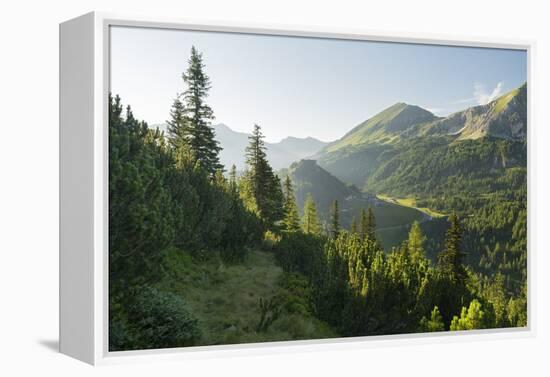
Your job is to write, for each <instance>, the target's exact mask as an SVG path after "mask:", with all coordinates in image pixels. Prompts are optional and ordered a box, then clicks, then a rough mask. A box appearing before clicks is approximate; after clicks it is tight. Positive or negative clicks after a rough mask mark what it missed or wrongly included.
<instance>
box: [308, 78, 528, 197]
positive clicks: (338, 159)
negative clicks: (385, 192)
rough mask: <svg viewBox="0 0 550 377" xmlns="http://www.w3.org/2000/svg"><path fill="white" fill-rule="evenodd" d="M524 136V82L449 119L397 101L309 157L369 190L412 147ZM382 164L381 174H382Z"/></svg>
mask: <svg viewBox="0 0 550 377" xmlns="http://www.w3.org/2000/svg"><path fill="white" fill-rule="evenodd" d="M526 135H527V86H526V84H524V85H522V86H521V87H519V88H516V89H514V90H512V91H510V92H508V93H506V94H504V95H503V96H501V97H499V98H497V99H495V100H494V101H491V102H489V103H488V104H486V105H479V106H474V107H470V108H467V109H465V110H463V111H459V112H456V113H454V114H451V115H449V116H447V117H436V116H435V115H434V114H432V113H431V112H429V111H428V110H425V109H422V108H420V107H418V106H414V105H408V104H405V103H397V104H395V105H393V106H391V107H389V108H387V109H385V110H384V111H382V112H380V113H379V114H377V115H375V116H374V117H372V118H370V119H368V120H366V121H365V122H363V123H361V124H359V125H358V126H356V127H355V128H353V129H352V130H351V131H349V132H348V133H347V134H345V135H344V136H343V137H342V138H340V139H338V140H336V141H334V142H332V143H330V144H328V145H326V146H325V147H324V148H323V149H322V150H321V151H320V152H319V153H317V154H316V155H315V156H313V157H312V158H314V159H316V160H318V163H319V165H320V166H322V167H323V168H325V169H326V170H327V171H329V172H330V173H331V174H333V175H334V176H336V177H338V178H339V179H341V180H342V181H344V182H346V183H350V184H354V185H357V186H358V187H360V188H361V189H366V190H370V189H372V187H366V184H367V182H368V181H369V179H371V178H372V177H374V176H378V178H387V176H388V175H391V174H392V171H393V170H392V169H391V168H392V167H394V168H397V166H398V165H399V166H400V167H403V162H404V160H405V158H404V157H403V156H404V154H408V156H409V157H408V158H409V161H410V155H412V154H414V150H411V148H417V149H418V148H422V149H423V150H424V152H425V153H427V155H425V157H428V156H429V154H430V153H431V151H432V150H433V149H430V148H435V147H436V146H440V147H441V148H447V147H449V146H453V145H455V144H456V143H457V142H459V141H467V140H470V141H475V140H486V139H487V140H489V139H496V140H504V141H508V142H511V143H513V142H523V141H525V139H526ZM428 144H430V145H431V146H430V147H429V148H428V147H427V145H428ZM450 150H454V149H453V148H451V149H450ZM440 152H441V151H440ZM495 153H496V152H495ZM398 156H400V157H398ZM415 157H418V158H421V157H422V156H416V155H415ZM517 159H518V158H511V160H517ZM398 160H399V164H398V162H397V161H398ZM484 166H485V165H484ZM382 167H384V174H385V175H381V174H380V169H381V168H382ZM410 168H411V169H412V167H410ZM371 183H372V180H371Z"/></svg>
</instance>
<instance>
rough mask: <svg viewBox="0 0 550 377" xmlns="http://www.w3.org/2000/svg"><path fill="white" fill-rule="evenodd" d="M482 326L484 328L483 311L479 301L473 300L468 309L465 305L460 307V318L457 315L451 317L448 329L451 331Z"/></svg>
mask: <svg viewBox="0 0 550 377" xmlns="http://www.w3.org/2000/svg"><path fill="white" fill-rule="evenodd" d="M484 328H486V323H485V313H484V312H483V310H482V308H481V304H480V303H479V301H478V300H473V301H472V302H471V303H470V306H469V307H468V309H466V308H465V307H463V308H462V312H461V313H460V318H459V317H457V316H454V317H453V321H452V322H451V328H450V329H451V331H459V330H474V329H484Z"/></svg>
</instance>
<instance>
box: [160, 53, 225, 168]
mask: <svg viewBox="0 0 550 377" xmlns="http://www.w3.org/2000/svg"><path fill="white" fill-rule="evenodd" d="M188 64H189V66H188V68H187V70H186V71H185V72H184V73H183V74H182V79H183V81H184V83H185V84H186V87H187V88H186V90H185V91H184V92H183V93H182V94H181V95H179V96H178V98H176V99H175V100H174V103H173V105H172V110H171V111H170V116H171V119H170V120H169V121H168V135H169V137H170V143H171V144H172V145H178V144H179V143H180V142H184V143H186V144H187V145H188V146H189V148H190V150H191V152H192V153H193V156H194V158H195V159H196V160H197V161H198V162H199V164H200V166H201V167H202V168H203V169H205V171H207V172H208V174H209V175H210V176H211V177H214V175H215V173H216V171H217V170H220V169H222V168H223V166H222V165H221V164H220V160H219V152H220V150H221V149H222V148H221V147H220V146H219V143H218V141H217V140H216V139H215V132H214V129H213V128H212V126H211V124H210V123H211V121H212V120H213V119H214V112H213V111H212V108H211V107H210V106H209V105H208V104H207V103H206V98H207V97H208V91H209V90H210V87H211V86H210V79H209V77H208V76H207V75H206V73H205V72H204V63H203V60H202V54H201V53H199V52H198V51H197V49H196V48H195V47H194V46H193V47H192V48H191V57H190V58H189V61H188Z"/></svg>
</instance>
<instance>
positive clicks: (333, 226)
mask: <svg viewBox="0 0 550 377" xmlns="http://www.w3.org/2000/svg"><path fill="white" fill-rule="evenodd" d="M338 234H340V210H339V209H338V200H335V201H333V202H332V206H331V208H330V235H331V236H332V237H334V238H336V237H338Z"/></svg>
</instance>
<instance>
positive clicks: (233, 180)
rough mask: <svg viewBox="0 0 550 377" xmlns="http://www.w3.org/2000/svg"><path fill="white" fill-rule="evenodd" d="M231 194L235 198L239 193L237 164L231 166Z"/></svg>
mask: <svg viewBox="0 0 550 377" xmlns="http://www.w3.org/2000/svg"><path fill="white" fill-rule="evenodd" d="M229 192H230V193H231V194H232V195H234V196H236V195H238V193H239V189H238V184H237V167H236V166H235V164H233V165H231V169H230V170H229Z"/></svg>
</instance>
